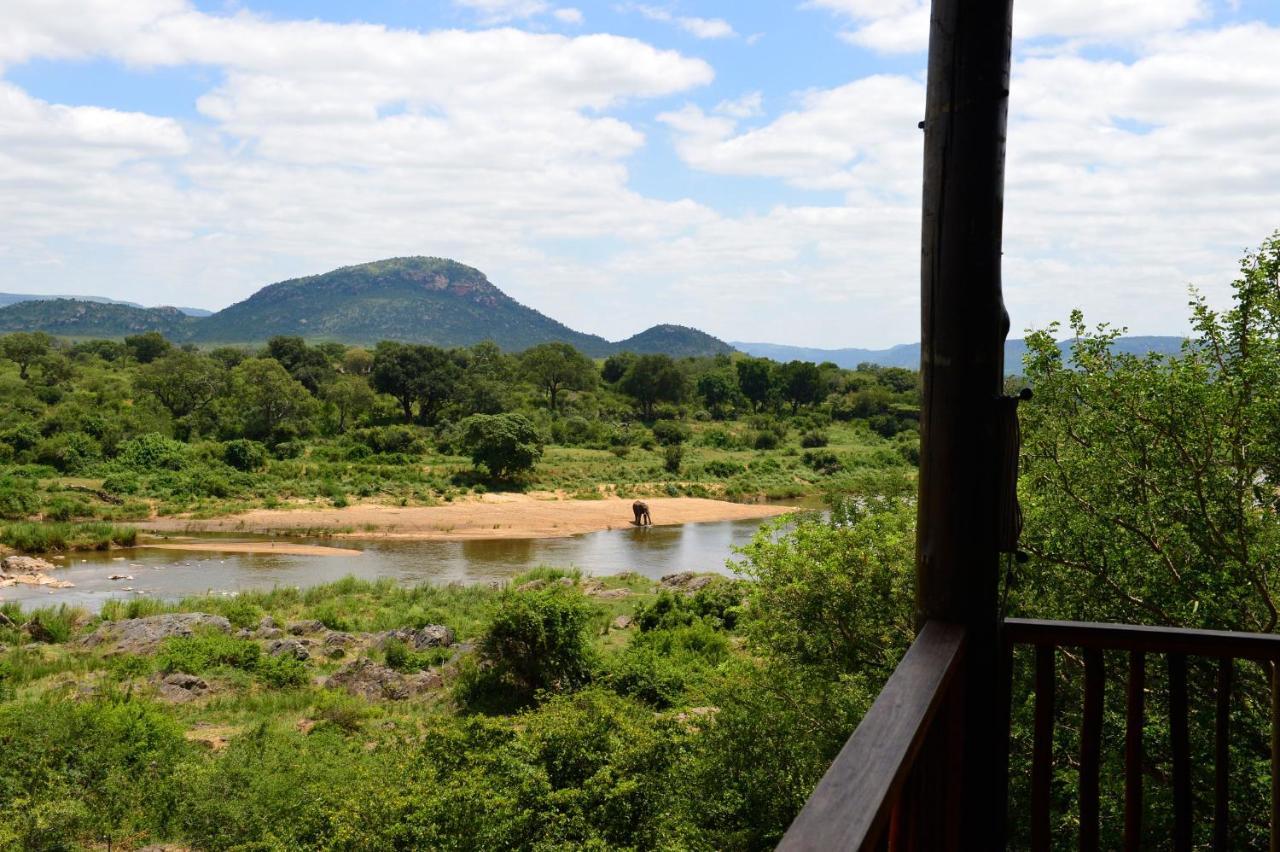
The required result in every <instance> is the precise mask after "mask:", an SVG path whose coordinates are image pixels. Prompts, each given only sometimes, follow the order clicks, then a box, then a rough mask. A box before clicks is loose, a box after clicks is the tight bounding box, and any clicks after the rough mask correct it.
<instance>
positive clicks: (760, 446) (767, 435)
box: [751, 432, 781, 450]
mask: <svg viewBox="0 0 1280 852" xmlns="http://www.w3.org/2000/svg"><path fill="white" fill-rule="evenodd" d="M780 443H781V440H780V439H779V438H778V433H777V432H756V433H755V435H753V436H752V438H751V446H752V447H754V448H755V449H757V450H776V449H777V448H778V444H780Z"/></svg>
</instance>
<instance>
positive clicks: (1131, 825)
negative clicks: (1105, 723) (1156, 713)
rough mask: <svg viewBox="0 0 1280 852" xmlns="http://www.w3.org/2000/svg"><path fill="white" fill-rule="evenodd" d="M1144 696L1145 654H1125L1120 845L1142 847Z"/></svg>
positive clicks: (1133, 850)
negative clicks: (1122, 829) (1126, 657)
mask: <svg viewBox="0 0 1280 852" xmlns="http://www.w3.org/2000/svg"><path fill="white" fill-rule="evenodd" d="M1146 697H1147V655H1146V654H1144V653H1142V652H1141V651H1133V652H1131V653H1130V654H1129V684H1128V694H1127V695H1126V696H1125V699H1126V700H1125V728H1124V848H1125V852H1138V850H1140V849H1141V848H1142V729H1143V727H1144V723H1145V719H1144V715H1145V712H1146Z"/></svg>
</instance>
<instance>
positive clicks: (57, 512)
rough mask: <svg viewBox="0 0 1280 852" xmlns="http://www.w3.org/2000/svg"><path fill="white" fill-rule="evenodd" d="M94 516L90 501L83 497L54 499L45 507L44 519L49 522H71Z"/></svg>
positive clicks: (59, 497)
mask: <svg viewBox="0 0 1280 852" xmlns="http://www.w3.org/2000/svg"><path fill="white" fill-rule="evenodd" d="M92 514H93V509H92V508H90V506H89V501H88V500H86V499H84V498H83V497H63V496H58V497H53V498H50V500H49V501H48V502H47V503H45V505H44V517H45V520H47V521H69V520H71V519H72V518H83V517H87V516H89V515H92Z"/></svg>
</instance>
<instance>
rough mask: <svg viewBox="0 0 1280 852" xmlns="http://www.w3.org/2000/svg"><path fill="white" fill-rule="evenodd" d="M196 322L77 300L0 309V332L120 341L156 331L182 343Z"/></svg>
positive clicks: (163, 311) (172, 311) (168, 312)
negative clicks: (42, 332) (25, 332)
mask: <svg viewBox="0 0 1280 852" xmlns="http://www.w3.org/2000/svg"><path fill="white" fill-rule="evenodd" d="M199 322H202V320H199V319H196V318H195V317H189V316H187V315H186V314H184V313H182V311H179V310H178V309H177V308H135V307H133V306H131V305H124V304H112V303H104V302H86V301H80V300H77V299H45V300H40V301H29V302H18V303H16V304H13V305H9V306H8V307H5V308H0V333H5V332H10V331H44V332H48V333H49V334H53V335H57V336H59V337H78V338H99V337H100V338H120V337H125V336H127V335H131V334H140V333H142V332H144V331H158V332H160V333H161V334H163V335H164V336H165V337H167V338H169V339H170V340H174V341H184V340H186V339H188V338H189V337H190V336H191V332H192V330H193V329H194V328H195V326H196V324H197V323H199Z"/></svg>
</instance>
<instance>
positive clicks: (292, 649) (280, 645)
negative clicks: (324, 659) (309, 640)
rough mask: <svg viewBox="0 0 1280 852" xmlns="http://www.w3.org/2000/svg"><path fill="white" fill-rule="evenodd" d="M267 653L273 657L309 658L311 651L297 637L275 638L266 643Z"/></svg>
mask: <svg viewBox="0 0 1280 852" xmlns="http://www.w3.org/2000/svg"><path fill="white" fill-rule="evenodd" d="M267 653H268V654H270V655H271V656H273V657H293V658H294V659H295V660H309V659H311V652H310V651H308V650H307V647H306V646H305V645H303V644H302V643H301V642H299V641H298V640H297V639H275V640H272V641H271V642H268V643H267Z"/></svg>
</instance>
